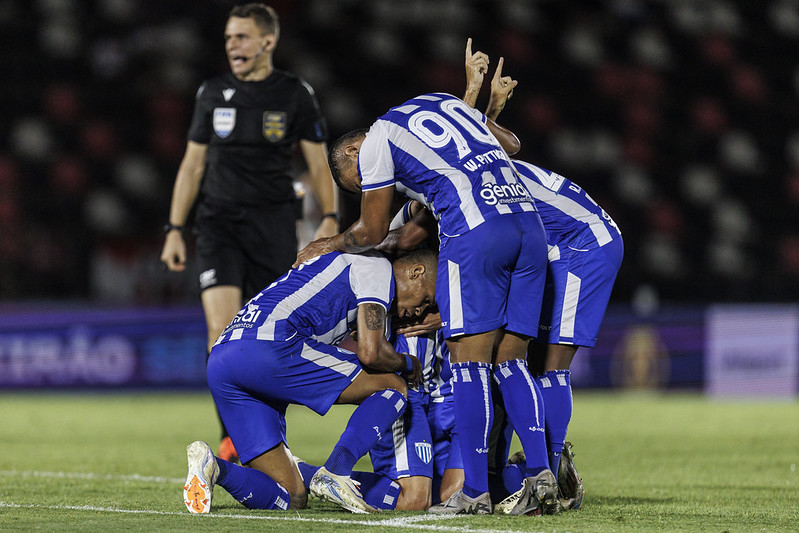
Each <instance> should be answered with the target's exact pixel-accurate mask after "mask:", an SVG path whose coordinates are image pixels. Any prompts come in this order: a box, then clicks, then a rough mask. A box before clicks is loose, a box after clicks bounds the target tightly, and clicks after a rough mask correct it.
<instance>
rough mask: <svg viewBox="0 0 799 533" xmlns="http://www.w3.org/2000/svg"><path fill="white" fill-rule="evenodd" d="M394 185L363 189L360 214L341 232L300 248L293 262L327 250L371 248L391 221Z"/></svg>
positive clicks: (339, 250)
mask: <svg viewBox="0 0 799 533" xmlns="http://www.w3.org/2000/svg"><path fill="white" fill-rule="evenodd" d="M393 199H394V187H384V188H382V189H377V190H373V191H366V192H364V193H363V194H362V195H361V217H360V218H359V219H358V220H356V221H355V223H353V224H352V226H350V227H349V228H347V229H346V230H345V231H344V233H339V234H338V235H335V236H333V237H330V238H329V239H320V240H316V241H313V242H312V243H310V244H309V245H308V246H306V247H305V248H303V249H302V250H300V252H299V253H298V254H297V260H296V261H295V262H294V266H295V267H297V266H299V265H300V264H301V263H303V262H305V261H307V260H309V259H313V258H314V257H318V256H320V255H324V254H326V253H329V252H334V251H338V252H347V253H360V252H365V251H367V250H371V249H372V248H374V247H375V246H377V245H378V244H380V243H381V242H383V239H385V238H386V235H388V227H389V224H390V223H391V204H392V201H393Z"/></svg>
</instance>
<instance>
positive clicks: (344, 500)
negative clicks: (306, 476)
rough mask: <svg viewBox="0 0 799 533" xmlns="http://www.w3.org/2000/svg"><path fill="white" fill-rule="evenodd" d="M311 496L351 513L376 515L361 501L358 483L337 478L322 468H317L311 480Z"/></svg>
mask: <svg viewBox="0 0 799 533" xmlns="http://www.w3.org/2000/svg"><path fill="white" fill-rule="evenodd" d="M310 485H311V495H312V496H315V497H317V498H319V499H320V500H325V501H328V502H331V503H335V504H336V505H338V506H339V507H343V508H344V509H346V510H348V511H350V512H352V513H361V514H366V513H378V512H380V511H379V510H378V509H375V508H374V507H372V506H371V505H369V504H368V503H366V502H365V501H364V500H363V496H361V491H360V489H359V485H360V484H359V483H358V482H357V481H355V480H353V479H352V478H351V477H349V476H337V475H336V474H333V473H332V472H330V471H328V470H327V469H326V468H325V467H324V466H323V467H321V468H319V470H317V471H316V473H315V474H314V475H313V477H312V478H311V483H310Z"/></svg>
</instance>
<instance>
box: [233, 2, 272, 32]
mask: <svg viewBox="0 0 799 533" xmlns="http://www.w3.org/2000/svg"><path fill="white" fill-rule="evenodd" d="M230 17H239V18H243V19H248V18H252V19H253V20H254V21H255V25H256V26H258V29H259V30H261V35H268V34H273V35H274V36H275V38H279V37H280V21H279V20H278V18H277V13H276V12H275V10H274V9H272V8H271V7H269V6H268V5H266V4H262V3H260V2H252V3H250V4H243V5H240V6H235V7H234V8H233V9H231V10H230V14H229V15H228V18H230Z"/></svg>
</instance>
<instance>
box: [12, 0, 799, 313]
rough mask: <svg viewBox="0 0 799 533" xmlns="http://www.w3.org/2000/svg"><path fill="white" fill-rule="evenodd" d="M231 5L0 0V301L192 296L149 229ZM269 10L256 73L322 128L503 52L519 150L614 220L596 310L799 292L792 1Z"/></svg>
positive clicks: (161, 209)
mask: <svg viewBox="0 0 799 533" xmlns="http://www.w3.org/2000/svg"><path fill="white" fill-rule="evenodd" d="M236 3H240V2H228V1H214V2H207V1H188V0H185V1H167V0H165V1H162V2H153V1H149V0H147V1H145V0H103V1H100V0H97V1H95V2H89V1H77V0H50V1H45V0H34V1H23V0H0V43H2V55H0V57H2V72H3V77H2V83H0V117H2V120H1V121H0V141H1V142H0V300H1V301H3V302H12V301H13V302H18V301H70V302H74V301H81V302H91V303H95V302H96V303H113V304H121V303H124V304H128V305H172V304H182V303H187V302H189V303H192V302H196V301H197V288H196V276H195V272H193V271H192V269H191V268H190V269H189V272H188V273H187V274H184V275H180V274H173V273H165V272H163V270H162V268H161V265H160V263H159V260H158V256H159V255H160V249H161V245H162V243H163V234H162V231H161V227H162V225H163V224H164V223H165V222H166V220H167V215H168V210H169V201H170V197H171V190H172V185H173V183H174V177H175V173H176V171H177V167H178V164H179V163H180V159H181V157H182V155H183V150H184V149H185V142H186V141H185V137H186V131H187V128H188V123H189V119H190V116H191V111H192V106H193V100H194V93H195V91H196V89H197V87H198V86H199V84H200V83H201V81H202V80H203V79H204V78H207V77H209V76H212V75H215V74H218V73H221V72H225V71H226V70H227V69H228V67H227V62H226V59H225V55H224V47H223V39H222V34H223V30H224V24H225V20H226V17H227V13H228V11H229V10H230V8H231V7H232V6H233V5H234V4H236ZM271 5H272V6H273V7H275V9H276V10H277V11H278V14H279V15H280V17H281V25H282V29H281V37H280V42H279V45H278V48H277V52H276V55H275V66H276V67H277V68H281V69H286V70H291V71H294V72H296V73H298V74H300V75H301V76H303V77H304V78H305V79H306V80H307V81H308V82H309V83H310V84H311V85H312V86H313V87H314V89H315V90H316V93H317V97H318V99H319V102H320V105H321V106H322V110H323V112H324V113H325V115H326V116H327V119H328V122H329V127H330V134H331V138H330V140H331V141H332V140H334V139H335V138H336V137H338V136H339V135H340V134H342V133H344V132H346V131H349V130H351V129H354V128H356V127H367V126H369V125H370V124H371V123H372V122H373V121H374V120H375V119H376V118H377V117H378V116H380V115H381V114H383V113H384V112H385V111H386V110H387V109H388V108H390V107H392V106H394V105H398V104H400V103H402V102H404V101H405V100H407V99H408V98H411V97H413V96H416V95H418V94H421V93H424V92H432V91H446V92H451V93H453V94H456V95H459V96H460V95H462V92H463V88H464V81H465V80H464V68H463V58H464V55H463V53H464V47H465V43H466V38H467V37H472V38H473V40H474V49H475V50H482V51H485V52H486V53H488V54H489V56H490V58H491V60H492V70H491V72H492V73H493V66H494V65H496V61H497V60H498V59H499V57H500V56H504V57H505V73H506V74H507V75H510V76H513V77H514V78H515V79H517V80H518V81H519V86H518V87H517V88H516V91H515V93H514V97H513V99H512V100H511V101H510V102H509V104H508V106H507V108H506V110H505V111H504V112H503V114H502V115H501V116H500V122H501V123H503V124H504V125H506V126H507V127H509V128H510V129H512V130H514V131H515V132H516V133H517V134H518V136H519V137H520V139H521V140H522V145H523V146H522V151H521V153H520V154H519V157H520V158H521V159H526V160H529V161H531V162H534V163H536V164H538V165H541V166H544V167H546V168H549V169H551V170H554V171H556V172H558V173H560V174H563V175H565V176H567V177H569V178H570V179H572V180H573V181H575V182H576V183H578V184H580V185H581V186H583V187H584V188H585V189H586V190H587V191H588V192H589V193H590V194H591V196H592V197H593V198H594V199H595V200H596V201H597V202H598V203H599V204H600V205H601V206H603V207H604V208H605V210H606V211H608V212H609V213H610V214H611V216H612V217H613V218H614V219H615V220H616V222H617V223H618V224H619V226H620V228H621V230H622V233H623V235H624V240H625V248H626V250H625V259H624V264H623V266H622V270H621V272H620V274H619V278H618V280H617V282H616V288H615V291H614V295H613V302H614V303H615V304H623V305H626V304H633V306H634V307H635V306H642V307H651V306H652V305H657V303H658V302H661V303H689V304H693V303H708V302H764V301H774V302H787V301H795V300H797V299H798V297H799V224H797V222H799V213H798V211H797V207H799V126H797V124H799V103H798V102H797V96H798V95H799V53H797V52H798V51H799V4H797V3H796V2H791V1H789V0H783V1H779V0H775V1H767V2H747V1H739V2H735V1H724V0H719V1H711V2H695V1H692V2H687V1H682V2H640V1H632V0H630V1H621V0H620V1H613V2H610V1H609V2H559V1H537V2H536V1H525V0H514V1H511V0H504V1H493V2H489V1H471V2H469V1H455V0H416V1H413V0H411V1H399V0H396V1H367V0H315V1H307V0H305V1H293V2H292V1H288V0H282V1H278V2H272V3H271ZM486 98H487V83H486V91H484V93H483V94H482V95H481V98H480V100H479V101H478V106H480V107H481V108H482V107H484V106H485V103H486ZM300 161H301V158H299V157H298V176H299V178H298V179H301V172H302V170H303V169H302V167H301V163H300ZM342 203H343V212H344V218H345V222H351V221H352V220H353V219H354V218H355V217H356V216H357V205H355V204H354V202H353V201H352V199H349V198H344V201H343V202H342ZM307 212H308V216H309V217H310V218H312V219H313V217H314V216H318V212H316V211H315V210H314V206H313V205H311V206H310V207H308V209H307ZM190 240H191V239H190ZM191 259H193V256H190V260H191Z"/></svg>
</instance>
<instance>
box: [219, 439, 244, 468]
mask: <svg viewBox="0 0 799 533" xmlns="http://www.w3.org/2000/svg"><path fill="white" fill-rule="evenodd" d="M216 456H217V457H219V458H220V459H222V460H223V461H227V462H229V463H238V462H239V454H238V452H237V451H236V447H235V446H233V441H232V440H230V437H225V438H224V439H222V442H220V443H219V448H218V449H217V450H216Z"/></svg>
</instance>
